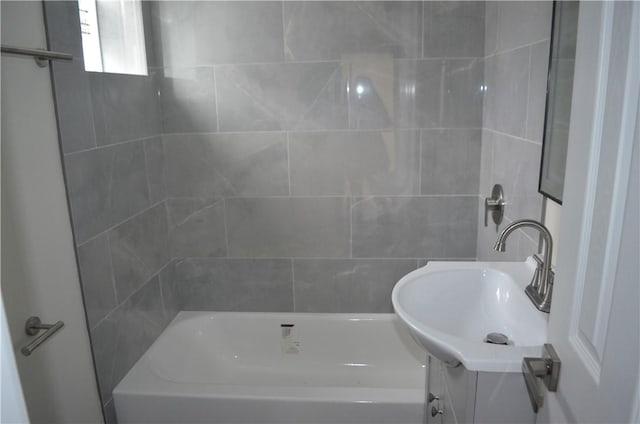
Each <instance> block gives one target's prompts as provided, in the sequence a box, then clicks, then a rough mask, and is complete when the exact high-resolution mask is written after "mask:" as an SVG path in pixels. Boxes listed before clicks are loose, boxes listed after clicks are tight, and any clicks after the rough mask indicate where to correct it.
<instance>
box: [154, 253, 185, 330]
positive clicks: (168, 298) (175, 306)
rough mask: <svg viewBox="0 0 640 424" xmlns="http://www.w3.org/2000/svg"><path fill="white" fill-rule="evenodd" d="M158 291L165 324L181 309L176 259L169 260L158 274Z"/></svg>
mask: <svg viewBox="0 0 640 424" xmlns="http://www.w3.org/2000/svg"><path fill="white" fill-rule="evenodd" d="M158 278H159V279H160V292H161V294H162V306H163V308H164V318H165V321H166V323H167V325H168V324H169V323H170V322H171V321H172V320H173V319H174V318H175V316H176V315H177V314H178V312H180V311H181V310H182V304H181V303H180V297H179V292H178V290H177V284H176V281H177V278H176V261H171V262H169V263H168V264H167V265H166V266H165V267H164V268H162V271H160V274H158Z"/></svg>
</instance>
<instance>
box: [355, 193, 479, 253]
mask: <svg viewBox="0 0 640 424" xmlns="http://www.w3.org/2000/svg"><path fill="white" fill-rule="evenodd" d="M477 199H478V198H477V197H476V196H473V197H453V196H446V197H439V196H433V197H373V198H369V199H360V200H358V201H357V202H356V203H355V204H354V205H353V207H352V214H353V217H352V220H353V224H352V225H353V257H354V258H366V257H369V258H422V257H429V258H455V257H463V258H469V257H475V248H476V231H477V217H478V215H477V213H478V201H477Z"/></svg>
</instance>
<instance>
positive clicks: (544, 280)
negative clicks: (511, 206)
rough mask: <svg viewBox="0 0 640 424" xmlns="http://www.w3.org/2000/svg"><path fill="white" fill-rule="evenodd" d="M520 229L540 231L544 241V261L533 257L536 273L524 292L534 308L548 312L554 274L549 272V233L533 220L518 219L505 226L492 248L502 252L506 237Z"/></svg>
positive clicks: (550, 244) (550, 252)
mask: <svg viewBox="0 0 640 424" xmlns="http://www.w3.org/2000/svg"><path fill="white" fill-rule="evenodd" d="M522 227H530V228H535V229H536V230H538V231H540V234H541V235H542V239H543V240H544V260H542V259H540V257H539V256H538V255H534V256H533V258H534V259H535V260H536V262H537V264H538V265H537V267H536V271H535V273H534V274H533V280H532V281H531V284H529V285H528V286H527V288H526V289H525V290H524V292H525V293H526V294H527V296H529V299H530V300H531V301H532V302H533V304H534V305H536V308H538V309H539V310H541V311H542V312H547V313H548V312H549V310H550V309H551V292H552V291H553V277H554V273H553V271H552V270H551V255H552V254H553V240H552V239H551V233H550V232H549V230H548V229H547V227H545V226H544V225H542V224H541V223H539V222H538V221H534V220H533V219H520V220H518V221H514V222H512V223H511V224H509V225H507V226H506V227H505V229H504V230H502V233H500V236H499V237H498V241H496V245H495V246H494V247H493V248H494V249H495V250H497V251H498V252H504V251H505V250H506V249H505V246H506V240H507V237H509V234H511V233H512V232H513V231H515V230H517V229H518V228H522Z"/></svg>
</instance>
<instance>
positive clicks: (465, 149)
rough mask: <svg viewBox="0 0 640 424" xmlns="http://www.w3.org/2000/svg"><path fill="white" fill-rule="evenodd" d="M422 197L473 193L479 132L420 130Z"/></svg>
mask: <svg viewBox="0 0 640 424" xmlns="http://www.w3.org/2000/svg"><path fill="white" fill-rule="evenodd" d="M421 133H422V135H421V138H422V140H421V142H422V149H421V152H422V176H421V178H422V183H421V189H422V194H476V193H477V192H478V180H479V178H480V160H479V158H480V154H481V151H482V150H481V144H482V130H479V129H470V130H468V129H452V130H422V131H421Z"/></svg>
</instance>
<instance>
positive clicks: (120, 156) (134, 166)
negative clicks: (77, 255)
mask: <svg viewBox="0 0 640 424" xmlns="http://www.w3.org/2000/svg"><path fill="white" fill-rule="evenodd" d="M144 159H145V158H144V149H143V146H142V143H141V142H133V143H126V144H122V145H118V146H112V147H106V148H101V149H93V150H89V151H84V152H79V153H74V154H70V155H66V156H65V158H64V164H65V171H66V181H67V192H68V196H69V204H70V206H71V215H72V217H73V222H72V223H73V227H74V229H75V236H76V242H77V243H83V242H84V241H86V240H87V239H89V238H90V237H92V236H95V235H96V234H98V233H101V232H102V231H104V230H106V229H108V228H109V227H111V226H113V225H115V224H117V223H118V222H121V221H122V220H124V219H126V218H128V217H130V216H132V215H134V214H136V213H138V212H140V211H142V210H143V209H144V208H146V207H148V206H149V193H148V189H147V178H146V175H145V163H144Z"/></svg>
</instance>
